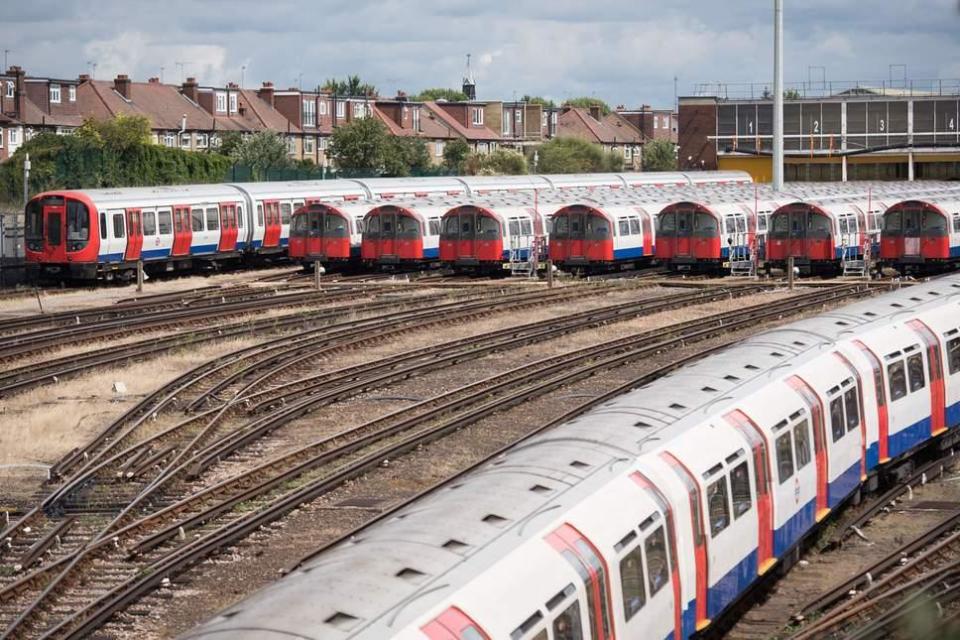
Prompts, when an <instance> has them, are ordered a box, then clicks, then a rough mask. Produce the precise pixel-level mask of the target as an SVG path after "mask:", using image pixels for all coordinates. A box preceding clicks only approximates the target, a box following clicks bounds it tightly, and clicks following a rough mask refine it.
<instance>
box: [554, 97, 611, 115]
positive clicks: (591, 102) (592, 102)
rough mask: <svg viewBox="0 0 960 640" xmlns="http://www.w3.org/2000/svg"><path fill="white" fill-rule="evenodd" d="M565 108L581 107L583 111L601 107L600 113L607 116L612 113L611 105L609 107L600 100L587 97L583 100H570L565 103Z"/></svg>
mask: <svg viewBox="0 0 960 640" xmlns="http://www.w3.org/2000/svg"><path fill="white" fill-rule="evenodd" d="M563 106H565V107H580V108H581V109H589V108H590V107H600V113H601V114H603V115H607V114H608V113H610V105H608V104H607V103H606V102H604V101H603V100H600V99H599V98H590V97H587V96H584V97H581V98H570V99H569V100H565V101H564V102H563Z"/></svg>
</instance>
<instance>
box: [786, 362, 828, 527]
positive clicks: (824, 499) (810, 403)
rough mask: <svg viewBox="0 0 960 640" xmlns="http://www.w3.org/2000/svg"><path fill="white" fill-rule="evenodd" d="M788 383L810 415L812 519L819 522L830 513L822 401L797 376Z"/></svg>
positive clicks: (811, 388) (789, 379)
mask: <svg viewBox="0 0 960 640" xmlns="http://www.w3.org/2000/svg"><path fill="white" fill-rule="evenodd" d="M787 384H788V385H790V387H792V388H793V389H794V390H795V391H796V392H797V393H799V394H800V397H801V398H803V401H804V403H805V404H806V405H807V411H808V412H809V415H810V429H811V431H812V435H813V457H814V460H815V462H816V472H817V473H816V496H817V497H816V503H815V505H816V506H815V507H814V519H815V520H816V521H817V522H820V521H821V520H823V519H824V518H825V517H827V514H829V513H830V504H829V502H830V483H829V479H828V468H827V462H828V461H827V434H826V425H825V424H824V419H823V403H821V402H820V397H819V396H818V395H817V393H816V391H814V390H813V387H811V386H810V385H809V384H807V382H806V381H805V380H804V379H803V378H801V377H799V376H791V377H790V378H788V379H787Z"/></svg>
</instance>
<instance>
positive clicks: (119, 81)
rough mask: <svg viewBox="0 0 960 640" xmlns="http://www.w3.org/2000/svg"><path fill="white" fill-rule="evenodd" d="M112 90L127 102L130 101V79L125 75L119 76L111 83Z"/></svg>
mask: <svg viewBox="0 0 960 640" xmlns="http://www.w3.org/2000/svg"><path fill="white" fill-rule="evenodd" d="M113 88H114V89H116V90H117V93H119V94H120V95H122V96H123V97H124V98H126V99H127V100H129V99H130V78H129V77H128V76H127V74H125V73H121V74H119V75H118V76H117V78H116V80H114V81H113Z"/></svg>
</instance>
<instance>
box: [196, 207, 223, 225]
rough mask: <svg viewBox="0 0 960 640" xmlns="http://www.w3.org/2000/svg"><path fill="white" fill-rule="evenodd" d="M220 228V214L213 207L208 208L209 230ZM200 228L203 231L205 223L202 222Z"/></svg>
mask: <svg viewBox="0 0 960 640" xmlns="http://www.w3.org/2000/svg"><path fill="white" fill-rule="evenodd" d="M219 228H220V215H219V213H218V212H217V210H216V209H214V208H211V209H207V231H216V230H217V229H219ZM193 230H194V231H196V230H197V227H196V226H194V227H193ZM200 230H201V231H203V223H202V222H201V224H200Z"/></svg>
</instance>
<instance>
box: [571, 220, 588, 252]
mask: <svg viewBox="0 0 960 640" xmlns="http://www.w3.org/2000/svg"><path fill="white" fill-rule="evenodd" d="M586 217H587V216H586V214H585V213H584V212H583V210H582V209H573V210H571V212H570V215H569V216H568V221H569V223H570V226H569V232H568V235H567V237H568V240H567V257H568V258H583V257H585V256H586V247H585V246H584V233H585V231H584V228H585V226H586Z"/></svg>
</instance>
